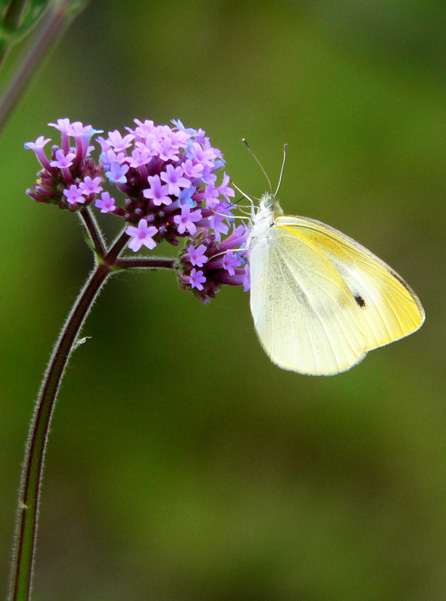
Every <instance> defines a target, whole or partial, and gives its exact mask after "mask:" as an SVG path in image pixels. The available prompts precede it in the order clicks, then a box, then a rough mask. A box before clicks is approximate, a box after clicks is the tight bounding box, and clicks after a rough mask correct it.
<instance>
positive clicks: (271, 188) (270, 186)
mask: <svg viewBox="0 0 446 601" xmlns="http://www.w3.org/2000/svg"><path fill="white" fill-rule="evenodd" d="M242 142H243V144H244V145H245V146H246V148H247V149H248V150H249V152H250V153H251V154H252V156H253V157H254V159H255V161H256V163H257V165H258V166H259V167H260V169H261V170H262V172H263V175H264V176H265V178H266V181H267V182H268V185H269V189H270V192H271V194H272V193H273V187H272V185H271V180H270V179H269V177H268V174H267V172H266V171H265V169H264V168H263V165H262V163H261V162H260V161H259V159H258V158H257V157H256V155H255V154H254V151H253V150H252V148H251V147H250V145H249V144H248V142H247V140H246V138H243V139H242Z"/></svg>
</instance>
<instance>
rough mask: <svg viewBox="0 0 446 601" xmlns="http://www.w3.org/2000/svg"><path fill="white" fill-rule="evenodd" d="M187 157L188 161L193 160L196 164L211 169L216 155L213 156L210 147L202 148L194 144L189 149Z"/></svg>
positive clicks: (196, 143)
mask: <svg viewBox="0 0 446 601" xmlns="http://www.w3.org/2000/svg"><path fill="white" fill-rule="evenodd" d="M187 156H188V158H189V159H192V160H195V161H196V162H197V163H201V165H203V167H213V166H214V160H215V158H216V156H217V155H216V154H215V152H214V149H213V148H211V147H210V146H207V148H203V146H202V145H201V144H198V142H194V143H193V144H192V147H191V148H190V149H189V152H188V154H187Z"/></svg>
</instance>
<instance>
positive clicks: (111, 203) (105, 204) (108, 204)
mask: <svg viewBox="0 0 446 601" xmlns="http://www.w3.org/2000/svg"><path fill="white" fill-rule="evenodd" d="M94 206H95V207H97V208H98V209H101V213H110V212H111V211H114V210H115V209H116V206H115V199H114V198H112V197H111V196H110V194H109V193H108V192H102V194H101V198H100V199H99V198H97V199H96V201H95V203H94ZM127 233H128V232H127Z"/></svg>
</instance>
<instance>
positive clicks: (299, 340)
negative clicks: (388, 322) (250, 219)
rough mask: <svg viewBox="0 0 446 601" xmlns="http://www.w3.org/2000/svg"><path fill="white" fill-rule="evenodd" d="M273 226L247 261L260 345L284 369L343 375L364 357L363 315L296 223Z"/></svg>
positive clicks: (252, 309)
mask: <svg viewBox="0 0 446 601" xmlns="http://www.w3.org/2000/svg"><path fill="white" fill-rule="evenodd" d="M275 223H276V224H277V225H272V227H270V228H269V231H268V232H267V234H265V236H264V237H263V238H262V239H257V240H255V243H253V245H252V248H251V251H250V258H249V262H250V269H251V301H250V304H251V312H252V315H253V318H254V324H255V327H256V330H257V333H258V336H259V338H260V341H261V343H262V345H263V347H264V349H265V351H266V352H267V354H268V355H269V356H270V358H271V360H272V361H273V362H274V363H276V364H277V365H279V366H280V367H283V368H285V369H290V370H294V371H298V372H301V373H306V374H314V375H331V374H335V373H339V372H341V371H345V370H346V369H349V368H350V367H352V366H353V365H355V364H356V363H358V362H359V361H360V360H361V359H362V358H363V357H364V355H365V349H366V333H365V330H364V319H363V315H362V311H361V309H360V307H359V306H358V304H357V302H356V301H355V299H354V297H353V295H352V294H351V292H350V290H349V288H348V286H347V284H346V283H345V282H344V280H343V278H342V277H341V275H340V273H339V272H338V271H337V269H336V268H335V266H334V265H333V264H332V263H331V262H330V260H329V259H328V258H327V257H326V256H325V255H324V253H323V252H321V251H320V250H319V249H318V248H317V246H316V245H315V244H314V243H313V242H311V240H307V239H306V237H305V235H304V233H303V232H301V231H299V225H300V224H299V223H297V224H293V225H288V224H287V225H285V224H284V225H283V226H282V225H281V218H278V219H277V220H276V221H275ZM279 223H280V225H279ZM254 238H255V236H254Z"/></svg>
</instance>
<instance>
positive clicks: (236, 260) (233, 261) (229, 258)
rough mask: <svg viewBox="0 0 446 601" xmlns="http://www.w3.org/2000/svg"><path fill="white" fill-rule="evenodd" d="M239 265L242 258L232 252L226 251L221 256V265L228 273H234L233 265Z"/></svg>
mask: <svg viewBox="0 0 446 601" xmlns="http://www.w3.org/2000/svg"><path fill="white" fill-rule="evenodd" d="M241 265H242V260H241V259H240V257H238V256H237V255H235V254H234V253H233V252H228V253H226V254H225V256H224V257H223V267H224V269H226V271H227V272H228V273H229V275H235V269H234V267H240V266H241Z"/></svg>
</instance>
